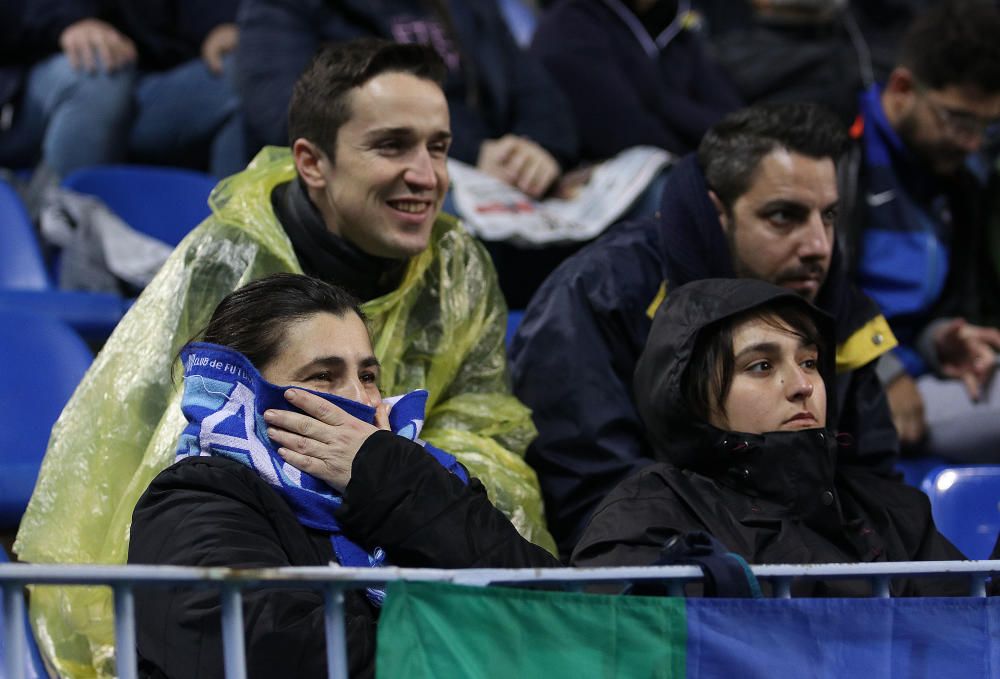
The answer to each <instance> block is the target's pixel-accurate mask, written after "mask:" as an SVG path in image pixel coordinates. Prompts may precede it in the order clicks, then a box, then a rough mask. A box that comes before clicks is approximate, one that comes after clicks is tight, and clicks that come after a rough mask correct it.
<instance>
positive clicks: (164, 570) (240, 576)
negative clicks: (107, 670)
mask: <svg viewBox="0 0 1000 679" xmlns="http://www.w3.org/2000/svg"><path fill="white" fill-rule="evenodd" d="M751 570H752V571H753V573H754V575H755V576H756V577H757V578H758V579H760V580H765V581H769V582H771V583H772V585H773V588H774V596H775V597H778V598H790V597H791V583H792V581H794V580H834V579H853V580H858V579H868V580H871V581H872V583H873V588H872V589H873V592H874V593H875V594H874V596H877V597H888V596H889V581H890V580H891V579H892V578H895V577H908V578H913V577H921V576H925V577H941V576H949V575H950V576H954V577H961V578H967V579H968V580H969V595H970V596H972V597H985V596H986V581H987V579H988V578H989V577H990V576H991V575H993V574H1000V560H998V561H919V562H916V561H915V562H896V563H866V564H813V565H769V566H752V567H751ZM701 578H702V573H701V570H700V569H699V568H698V567H696V566H654V567H622V568H540V569H535V568H523V569H467V570H438V569H417V568H395V567H387V568H379V569H371V568H328V567H309V568H274V569H246V570H239V569H231V568H194V567H182V566H70V565H30V564H0V589H2V590H3V602H4V618H5V619H4V623H5V625H4V634H5V637H6V638H5V640H4V641H5V645H6V651H7V652H6V658H5V667H4V669H5V670H6V677H7V678H8V679H24V676H25V663H24V653H25V637H24V626H23V625H22V624H19V623H20V621H21V620H22V618H23V615H24V606H25V601H24V590H23V588H24V587H25V586H26V585H29V584H32V585H39V584H41V585H107V586H110V587H111V588H112V589H113V591H114V608H115V646H116V656H117V657H116V664H117V671H118V676H119V677H121V678H122V679H132V678H134V677H136V670H137V667H136V652H135V601H134V598H133V593H132V591H133V588H134V587H136V586H144V587H145V586H175V585H184V586H188V587H207V588H215V589H218V590H219V591H220V594H221V598H222V642H223V649H224V654H225V676H226V677H227V678H228V679H245V677H246V657H245V654H244V648H243V613H242V606H241V601H242V599H241V597H242V590H243V589H244V588H247V587H253V586H256V585H260V584H262V583H265V582H266V583H267V584H268V585H269V586H287V587H303V586H307V587H315V588H316V589H319V590H322V591H323V592H324V599H325V605H326V615H325V621H326V651H327V666H328V669H329V676H330V677H337V678H340V677H343V678H345V679H346V677H347V648H346V637H345V632H344V591H345V590H349V589H360V588H363V587H369V586H372V585H376V586H381V585H384V584H385V583H387V582H391V581H395V580H409V581H423V582H448V583H453V584H459V585H470V586H480V587H482V586H486V585H491V584H500V583H503V584H539V583H561V584H563V585H564V586H567V587H568V588H579V587H580V586H582V585H584V584H593V583H598V582H641V581H650V580H654V581H661V582H662V581H668V582H669V583H670V589H671V592H672V594H677V595H680V594H682V593H683V586H684V584H686V583H688V582H694V581H698V580H700V579H701Z"/></svg>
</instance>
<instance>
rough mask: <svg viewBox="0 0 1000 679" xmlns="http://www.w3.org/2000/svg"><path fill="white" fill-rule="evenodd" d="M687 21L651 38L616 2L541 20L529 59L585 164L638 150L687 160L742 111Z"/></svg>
mask: <svg viewBox="0 0 1000 679" xmlns="http://www.w3.org/2000/svg"><path fill="white" fill-rule="evenodd" d="M680 4H681V5H685V4H686V3H684V2H681V3H680ZM686 16H687V12H685V11H684V7H681V10H680V11H678V12H677V15H676V17H675V18H674V20H673V22H672V23H671V24H670V25H669V26H667V27H666V28H665V29H664V30H663V31H662V32H661V33H660V34H659V35H657V36H650V34H649V32H648V31H647V29H646V28H645V27H644V26H643V25H642V24H641V23H640V21H639V19H637V18H636V16H635V14H633V13H632V11H631V10H630V9H628V8H627V7H625V5H624V4H623V3H622V2H621V1H620V0H563V1H562V2H559V3H557V4H556V5H555V6H554V7H552V8H551V9H549V10H548V11H547V12H546V13H545V15H544V16H543V17H542V19H541V21H540V22H539V24H538V30H537V31H536V32H535V37H534V40H533V41H532V45H531V53H532V54H534V55H535V56H537V57H538V59H539V60H540V61H541V62H542V63H543V64H544V65H545V67H546V68H547V69H548V71H549V72H550V73H551V74H552V76H553V78H554V79H555V80H556V82H558V83H559V87H560V88H561V89H562V91H563V92H564V93H565V94H566V96H567V97H568V98H569V100H570V104H571V105H572V108H573V114H574V116H575V117H576V124H577V127H578V128H579V130H580V151H581V155H582V156H583V157H584V158H587V159H594V160H603V159H605V158H608V157H610V156H613V155H615V154H616V153H618V152H619V151H622V150H624V149H626V148H628V147H630V146H636V145H639V144H648V145H651V146H659V147H661V148H664V149H667V150H668V151H671V152H673V153H677V154H683V153H687V152H688V151H692V150H694V149H695V148H697V146H698V142H699V141H700V140H701V137H702V135H703V134H704V133H705V131H706V130H707V129H708V128H709V127H711V126H712V125H714V124H715V123H716V122H718V121H719V119H720V118H722V116H724V115H725V114H726V113H728V112H730V111H732V110H735V109H737V108H739V107H740V106H741V105H742V102H741V100H740V97H739V95H738V94H737V92H736V89H735V87H734V86H733V85H732V84H731V83H730V81H729V78H728V77H727V76H726V74H725V73H724V72H723V70H722V68H721V67H720V66H719V65H718V64H716V63H715V61H714V60H713V59H711V58H710V57H709V55H708V54H707V53H706V49H705V45H704V40H703V39H702V37H701V35H699V34H698V33H696V32H694V31H693V30H690V28H689V27H687V26H686V24H685V17H686Z"/></svg>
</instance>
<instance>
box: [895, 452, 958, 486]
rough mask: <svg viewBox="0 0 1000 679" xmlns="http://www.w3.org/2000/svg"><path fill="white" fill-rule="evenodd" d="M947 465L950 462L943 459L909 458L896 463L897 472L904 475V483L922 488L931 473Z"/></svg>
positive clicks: (928, 457)
mask: <svg viewBox="0 0 1000 679" xmlns="http://www.w3.org/2000/svg"><path fill="white" fill-rule="evenodd" d="M947 465H948V461H947V460H945V459H944V458H943V457H933V456H927V457H907V458H902V459H900V460H897V461H896V470H897V471H899V472H901V473H902V474H903V481H905V482H906V483H908V484H909V485H911V486H913V487H914V488H920V487H922V485H923V483H924V479H926V478H927V475H928V474H929V473H930V472H931V471H933V470H936V469H937V468H938V467H945V466H947Z"/></svg>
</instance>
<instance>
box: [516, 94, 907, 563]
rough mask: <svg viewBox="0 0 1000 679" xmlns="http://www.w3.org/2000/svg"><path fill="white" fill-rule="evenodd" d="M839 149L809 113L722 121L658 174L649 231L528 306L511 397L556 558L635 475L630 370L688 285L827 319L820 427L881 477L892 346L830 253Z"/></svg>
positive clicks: (638, 226) (603, 246) (619, 240)
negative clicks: (523, 410) (519, 408)
mask: <svg viewBox="0 0 1000 679" xmlns="http://www.w3.org/2000/svg"><path fill="white" fill-rule="evenodd" d="M845 141H846V134H845V133H844V131H843V130H842V127H841V126H840V125H839V123H838V122H837V120H836V119H835V118H833V117H832V116H831V115H830V114H828V113H826V112H825V111H823V110H822V109H820V108H819V107H817V106H814V105H808V104H785V105H767V106H759V107H754V108H750V109H746V110H744V111H740V112H737V113H735V114H732V115H731V116H729V117H727V118H726V119H724V120H723V121H722V122H721V123H719V124H718V125H716V126H715V127H714V128H712V129H711V130H710V131H709V132H708V134H707V135H706V136H705V139H704V140H703V141H702V144H701V147H700V148H699V151H698V154H697V156H694V155H691V156H688V157H686V158H685V159H684V160H682V161H681V162H680V163H679V164H678V165H677V166H676V167H675V168H674V169H673V170H672V172H671V174H670V176H669V177H668V181H667V186H666V187H665V190H664V194H663V201H662V204H661V213H660V215H659V218H658V219H657V220H649V221H644V222H636V223H632V224H625V225H622V226H619V227H616V228H615V229H614V230H612V231H611V232H610V233H608V234H607V235H606V236H605V237H603V238H602V239H601V240H599V241H598V242H596V243H594V244H593V245H591V246H589V247H588V248H586V249H585V250H583V251H581V252H580V253H578V254H577V255H575V256H574V257H573V258H571V259H570V260H568V261H567V262H565V263H564V264H563V265H562V266H560V267H559V269H557V270H556V271H555V272H554V273H553V274H552V276H550V277H549V279H548V280H547V281H546V283H545V285H544V286H543V287H542V288H541V289H540V290H539V292H538V293H537V294H536V296H535V298H534V299H533V300H532V303H531V304H530V305H529V306H528V309H527V311H526V313H525V316H524V319H523V321H522V323H521V326H520V329H519V331H518V334H517V335H516V337H515V338H514V342H513V346H512V347H511V358H512V364H513V374H514V390H515V393H516V394H517V395H518V396H519V397H520V398H521V399H522V400H523V401H524V402H525V403H526V404H527V405H528V406H529V407H531V408H532V410H533V412H534V421H535V425H536V426H537V428H538V432H539V435H538V438H537V439H536V440H535V442H534V443H533V444H532V445H531V446H530V447H529V449H528V460H529V462H530V463H531V464H532V466H533V467H534V468H535V470H536V471H537V472H538V476H539V481H540V483H541V486H542V494H543V497H544V499H545V503H546V515H547V517H548V521H549V527H550V529H551V530H552V532H553V534H554V535H555V536H556V539H557V542H558V543H559V547H560V552H561V554H563V555H564V556H565V555H567V554H568V553H569V552H570V550H572V548H573V545H574V544H575V543H576V540H577V539H578V537H579V535H580V532H581V531H582V529H583V527H584V526H585V525H586V522H587V520H588V518H589V517H590V514H591V512H593V510H594V507H596V505H597V504H598V503H599V502H600V501H601V499H602V498H603V497H604V496H605V495H606V494H607V493H608V492H609V491H610V490H611V489H612V488H613V487H614V486H615V485H616V484H617V483H618V482H619V481H621V480H622V479H623V478H625V477H626V476H628V475H629V474H630V473H632V472H634V471H635V470H637V469H639V468H640V467H643V466H645V465H646V464H648V463H649V462H650V458H651V451H650V450H649V447H648V444H647V443H646V441H645V436H644V434H643V427H642V423H641V422H640V421H639V417H638V415H637V413H636V410H635V406H634V404H633V400H632V374H633V372H634V370H635V363H636V360H637V359H638V357H639V354H640V353H641V351H642V348H643V345H644V344H645V342H646V335H647V333H648V332H649V326H650V319H651V318H652V316H653V314H654V313H655V311H656V309H657V307H658V306H659V304H660V303H661V302H662V300H663V299H664V297H665V296H666V295H667V294H669V292H670V290H672V289H673V288H675V287H677V286H679V285H683V284H684V283H687V282H689V281H693V280H698V279H701V278H709V277H725V278H732V277H750V278H759V279H762V280H766V281H770V282H773V283H777V284H779V285H782V286H784V287H787V288H789V289H791V290H794V291H795V292H797V293H799V294H800V295H802V296H803V297H805V298H806V299H809V300H815V302H816V303H817V304H818V305H819V306H820V307H821V308H823V309H826V310H827V311H828V312H830V313H831V314H832V315H833V316H834V317H835V319H836V334H837V343H838V361H837V365H838V371H839V372H840V375H839V378H838V380H837V384H836V389H835V390H832V389H831V391H835V394H836V398H833V399H831V400H833V401H834V403H835V404H836V409H835V416H834V418H833V419H832V424H833V425H834V427H835V428H836V429H838V430H839V431H841V432H844V433H847V434H850V435H851V436H852V437H853V439H854V443H855V447H854V449H853V450H854V451H855V452H854V456H853V457H854V458H855V461H857V462H860V463H863V464H865V465H868V466H871V467H872V468H876V469H878V470H880V471H882V472H884V473H890V472H891V469H892V464H893V460H894V458H895V456H896V454H897V446H898V443H897V439H896V433H895V430H894V428H893V426H892V421H891V419H890V417H889V412H888V409H887V406H886V403H885V395H884V393H883V391H882V387H881V385H880V384H879V382H878V379H877V378H876V376H875V373H874V365H873V363H872V362H873V360H874V359H875V358H876V357H877V356H878V355H880V354H881V353H883V352H885V351H887V350H888V349H890V348H891V347H892V346H893V345H894V344H895V341H894V338H893V337H892V333H891V332H890V331H889V329H888V325H887V324H886V323H885V319H884V318H882V316H881V315H880V314H879V313H878V311H877V309H876V308H875V307H874V305H873V304H872V303H871V302H870V300H868V299H867V298H866V297H864V296H863V295H861V294H860V293H858V292H857V291H856V290H855V289H853V288H852V287H851V286H850V285H849V283H848V281H847V279H846V277H845V275H844V273H843V269H842V262H841V258H840V255H839V254H838V253H837V252H836V251H834V248H833V243H834V238H833V223H834V219H835V218H836V214H837V201H838V194H837V184H836V172H835V165H834V163H835V159H837V158H838V157H839V155H840V153H841V150H842V148H843V145H844V143H845Z"/></svg>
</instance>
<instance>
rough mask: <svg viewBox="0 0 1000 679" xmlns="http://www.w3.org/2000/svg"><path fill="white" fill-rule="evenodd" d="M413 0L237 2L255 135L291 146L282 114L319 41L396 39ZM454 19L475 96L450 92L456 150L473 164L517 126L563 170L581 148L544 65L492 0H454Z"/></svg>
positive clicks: (421, 6)
mask: <svg viewBox="0 0 1000 679" xmlns="http://www.w3.org/2000/svg"><path fill="white" fill-rule="evenodd" d="M405 4H410V5H412V7H413V9H412V10H411V13H412V14H414V15H416V16H426V15H428V14H429V13H430V12H429V11H428V10H427V9H426V7H427V3H423V2H420V1H419V0H411V2H409V3H403V2H400V1H399V0H393V1H392V2H390V1H389V0H339V1H338V2H333V1H332V0H244V2H243V5H242V7H241V8H240V21H239V24H240V46H239V51H238V57H237V63H238V85H239V89H240V94H241V96H242V97H243V102H244V107H245V110H246V117H247V123H248V125H249V128H250V132H251V133H252V135H253V136H254V138H255V140H256V141H259V142H261V143H266V144H282V145H283V144H287V139H286V137H287V130H288V126H287V120H286V113H287V108H288V101H289V99H290V98H291V92H292V86H293V85H294V83H295V80H296V78H298V76H299V74H300V73H301V72H302V70H303V69H304V68H305V67H306V65H307V64H308V63H309V60H310V58H311V57H312V55H313V53H315V52H316V50H317V48H318V47H320V46H321V45H322V44H323V43H329V42H341V41H346V40H351V39H353V38H358V37H362V36H377V37H383V38H388V39H392V38H393V35H392V27H391V25H390V20H391V16H389V15H388V14H389V13H388V11H387V6H388V5H391V8H390V9H392V10H396V9H397V8H398V7H399V6H400V5H405ZM447 5H448V7H449V8H450V13H451V20H452V23H453V26H454V30H455V33H456V34H457V36H458V42H459V44H460V50H459V51H460V53H461V56H462V58H465V59H469V60H470V62H471V64H472V66H473V68H474V73H475V77H476V83H477V87H478V90H479V103H478V104H473V103H470V102H469V101H467V99H466V98H465V97H464V96H461V97H455V96H450V95H449V92H448V91H446V92H445V94H446V95H449V96H448V105H449V108H450V110H451V128H452V134H453V140H452V148H451V152H450V155H451V156H453V157H455V158H457V159H459V160H462V161H464V162H467V163H472V164H474V163H475V162H476V158H477V157H478V155H479V146H480V144H481V143H482V142H483V140H485V139H491V138H497V137H501V136H503V135H504V134H507V133H514V134H518V135H522V136H524V137H529V138H531V139H533V140H534V141H535V142H537V143H538V144H540V145H541V146H543V147H544V148H545V149H547V150H548V151H549V152H550V153H551V154H552V155H553V156H554V157H555V158H556V160H558V161H559V162H560V164H561V165H562V166H563V168H567V167H569V166H570V165H572V164H573V163H574V162H575V160H576V156H577V136H576V130H575V128H574V127H573V119H572V116H571V114H570V111H569V106H568V104H567V103H566V101H565V99H564V98H563V96H562V94H561V93H560V92H559V91H558V89H557V88H556V86H555V84H554V83H553V82H552V81H551V80H550V78H549V77H548V75H547V74H546V73H545V71H544V69H543V68H542V67H541V65H539V64H538V63H537V62H535V60H534V59H532V58H531V57H529V56H528V55H526V54H525V53H524V52H522V51H521V50H520V48H518V46H517V44H516V43H515V42H514V39H513V37H511V35H510V31H509V30H508V29H507V25H506V24H505V23H504V20H503V17H502V16H501V14H500V12H499V10H498V9H497V6H496V3H495V2H492V1H490V2H487V1H482V0H476V1H474V2H473V1H467V0H451V2H448V3H447Z"/></svg>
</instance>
